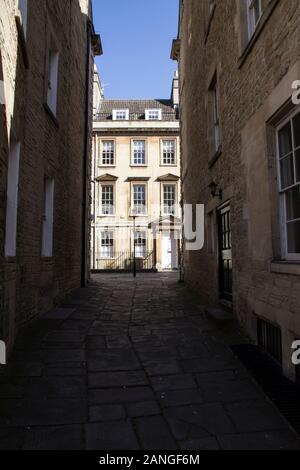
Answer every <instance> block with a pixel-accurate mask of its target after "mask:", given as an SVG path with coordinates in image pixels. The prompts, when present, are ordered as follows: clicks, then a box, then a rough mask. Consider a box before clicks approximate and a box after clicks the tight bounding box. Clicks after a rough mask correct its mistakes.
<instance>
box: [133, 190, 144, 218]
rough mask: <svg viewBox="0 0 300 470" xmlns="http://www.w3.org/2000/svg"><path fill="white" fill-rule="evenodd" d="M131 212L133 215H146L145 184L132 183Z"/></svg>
mask: <svg viewBox="0 0 300 470" xmlns="http://www.w3.org/2000/svg"><path fill="white" fill-rule="evenodd" d="M132 207H133V213H134V214H135V215H146V213H147V205H146V185H145V184H134V185H133V206H132Z"/></svg>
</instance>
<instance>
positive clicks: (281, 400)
mask: <svg viewBox="0 0 300 470" xmlns="http://www.w3.org/2000/svg"><path fill="white" fill-rule="evenodd" d="M231 349H232V351H233V353H234V354H235V355H236V356H237V357H238V358H239V360H240V361H241V362H242V363H243V364H244V366H245V367H246V368H247V369H248V370H249V371H250V373H251V374H252V375H253V377H254V378H255V380H256V381H257V382H258V383H259V384H260V386H261V387H262V388H263V390H264V392H265V394H266V395H267V396H268V397H269V398H270V399H271V400H272V402H273V403H274V404H275V405H276V406H277V408H278V409H279V411H280V412H281V414H282V415H283V416H284V417H285V418H286V419H287V421H288V422H289V423H290V425H291V426H292V427H293V428H294V429H295V431H296V432H297V434H299V435H300V385H299V384H297V383H294V382H291V381H290V380H288V379H287V378H286V377H284V376H283V375H282V372H281V368H280V367H279V366H278V365H277V364H276V363H275V362H274V361H273V360H272V359H271V358H270V357H269V356H268V355H267V354H266V353H264V352H263V351H261V349H260V348H259V347H257V346H254V345H252V344H241V345H233V346H231Z"/></svg>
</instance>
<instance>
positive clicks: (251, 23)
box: [246, 0, 262, 40]
mask: <svg viewBox="0 0 300 470" xmlns="http://www.w3.org/2000/svg"><path fill="white" fill-rule="evenodd" d="M246 1H247V18H248V39H249V40H250V39H251V38H252V36H253V35H254V33H255V31H256V28H257V25H258V23H259V21H260V19H261V16H262V0H246ZM256 2H258V7H259V18H258V20H257V21H255V8H254V5H255V3H256Z"/></svg>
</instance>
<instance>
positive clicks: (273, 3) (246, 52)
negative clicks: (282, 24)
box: [238, 0, 279, 69]
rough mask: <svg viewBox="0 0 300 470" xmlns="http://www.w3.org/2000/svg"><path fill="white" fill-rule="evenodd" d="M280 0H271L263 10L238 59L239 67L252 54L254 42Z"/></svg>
mask: <svg viewBox="0 0 300 470" xmlns="http://www.w3.org/2000/svg"><path fill="white" fill-rule="evenodd" d="M278 2H279V0H271V1H270V3H269V4H268V6H267V8H266V9H265V11H264V12H263V14H262V16H261V18H260V20H259V23H258V25H257V28H256V30H255V32H254V34H253V35H252V37H251V38H250V39H249V41H248V43H247V45H246V47H245V48H244V51H243V53H242V55H241V56H240V57H239V59H238V68H239V69H240V68H241V67H242V65H243V64H244V62H245V61H246V59H247V57H248V55H249V54H250V52H251V50H252V49H253V46H254V44H255V43H256V41H257V40H258V38H259V36H260V33H261V32H262V30H263V29H264V27H265V24H266V23H267V21H268V19H269V18H270V16H271V14H272V13H273V10H274V8H275V7H276V5H277V3H278Z"/></svg>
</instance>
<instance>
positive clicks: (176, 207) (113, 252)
mask: <svg viewBox="0 0 300 470" xmlns="http://www.w3.org/2000/svg"><path fill="white" fill-rule="evenodd" d="M178 105H179V101H178V77H177V75H176V76H175V78H174V80H173V87H172V97H171V99H170V100H106V99H102V100H100V102H99V106H98V112H97V114H96V115H95V116H94V137H93V148H94V150H93V169H92V172H93V173H92V194H93V202H92V214H93V216H92V220H93V222H92V253H91V258H92V259H91V266H92V268H93V269H95V270H98V269H132V264H133V254H134V250H135V254H136V263H137V269H159V270H164V269H177V268H178V266H179V261H180V260H179V254H180V239H181V217H180V212H181V209H180V181H179V179H180V144H179V120H178ZM134 245H135V248H134Z"/></svg>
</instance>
